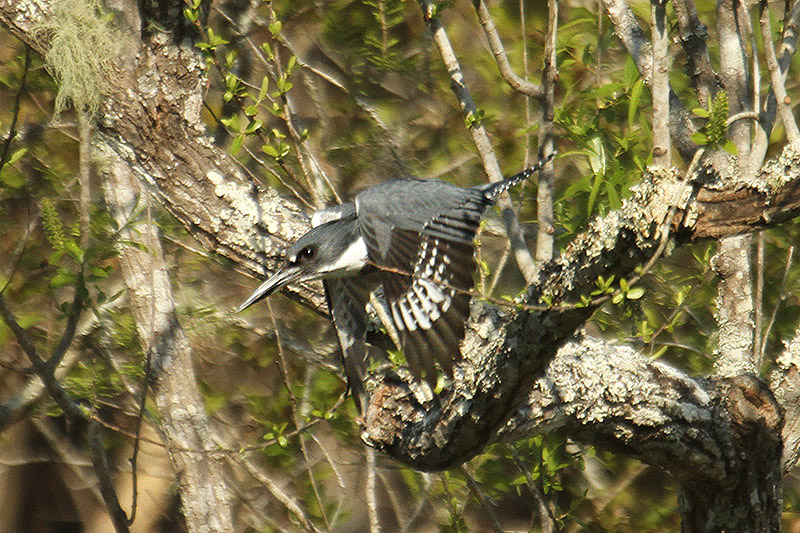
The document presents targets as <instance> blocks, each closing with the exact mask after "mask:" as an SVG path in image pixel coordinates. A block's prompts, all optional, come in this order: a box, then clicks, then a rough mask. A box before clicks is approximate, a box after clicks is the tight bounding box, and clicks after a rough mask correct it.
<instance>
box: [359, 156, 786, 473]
mask: <svg viewBox="0 0 800 533" xmlns="http://www.w3.org/2000/svg"><path fill="white" fill-rule="evenodd" d="M706 172H707V169H706V170H704V171H703V174H701V175H700V176H698V177H695V178H694V179H691V180H688V181H683V180H682V179H681V177H680V176H679V175H677V174H675V173H669V172H659V173H655V174H651V175H647V176H646V177H645V179H644V181H643V182H642V183H640V184H639V185H637V186H636V187H634V188H633V194H632V196H631V198H630V199H629V200H627V201H626V202H625V204H624V205H623V207H622V208H621V209H620V210H618V211H615V212H612V213H611V214H609V215H608V216H606V217H603V218H602V219H598V220H596V221H594V222H593V223H592V224H591V226H590V228H589V230H588V231H587V232H586V233H585V234H583V235H581V236H579V237H578V238H576V239H575V240H574V241H573V242H572V243H571V244H570V246H568V248H567V249H566V250H565V252H564V253H563V254H562V256H561V257H559V258H558V259H556V260H555V261H553V262H551V263H550V264H548V265H545V266H544V267H543V269H542V271H541V274H540V277H539V279H538V280H537V281H536V282H535V283H534V284H532V285H531V286H530V287H529V289H528V291H527V294H526V296H525V298H524V299H523V301H522V302H521V303H522V304H539V303H540V298H541V297H545V298H546V299H547V301H549V302H552V303H553V304H555V305H556V306H557V304H559V303H561V302H565V301H568V300H569V301H578V300H579V296H580V295H581V294H588V293H589V292H590V291H591V290H592V288H593V287H594V282H595V280H596V279H597V276H598V275H603V276H608V275H610V274H615V275H616V276H617V277H618V278H619V277H626V276H628V275H629V274H630V272H631V270H632V269H633V268H634V266H636V265H637V264H640V263H641V262H644V261H645V260H646V259H647V258H649V257H651V255H652V254H653V253H655V252H656V251H657V250H658V249H659V243H660V242H661V240H662V238H663V235H662V234H661V228H662V224H663V223H664V222H665V221H669V222H670V223H671V224H672V226H673V235H674V236H676V237H677V238H678V239H681V240H682V239H692V238H696V237H698V236H699V235H700V234H704V235H708V234H709V233H714V232H721V233H723V234H726V233H734V232H733V231H731V230H732V229H734V228H735V229H738V230H739V232H741V231H743V230H750V229H752V228H754V227H757V226H758V225H763V223H764V222H765V221H766V220H769V219H768V218H766V219H765V218H761V216H762V215H764V214H765V211H766V210H769V209H772V201H774V200H775V199H777V198H780V199H781V203H782V205H783V207H784V208H785V210H784V211H782V212H781V214H780V216H781V217H783V218H785V217H789V216H797V215H798V213H800V153H798V151H797V149H796V148H793V147H792V146H787V147H786V149H785V150H784V154H782V156H781V157H779V158H777V159H776V160H775V161H772V162H771V163H770V164H769V165H767V166H765V167H764V169H762V171H761V172H760V173H759V174H758V175H757V176H756V178H755V179H752V180H750V181H749V182H748V183H743V182H740V181H738V180H739V179H740V177H741V175H740V174H739V173H738V171H737V169H736V168H735V167H734V168H729V169H726V171H725V172H724V173H721V174H720V175H719V176H716V177H714V179H710V176H708V175H707V174H706ZM693 182H694V183H693ZM698 188H699V190H698ZM722 191H727V193H725V194H734V193H733V192H731V191H736V194H739V195H741V196H742V197H743V198H748V199H749V200H750V201H751V202H753V206H755V205H759V206H760V207H761V209H749V216H748V215H746V213H745V211H748V210H747V209H742V213H741V214H740V216H741V217H742V218H741V219H740V220H738V221H737V223H736V224H735V225H733V226H731V225H729V224H727V221H724V222H722V221H720V220H715V219H714V217H716V216H718V215H719V213H717V212H716V210H717V209H718V208H719V205H718V204H715V203H713V202H711V203H709V199H713V198H714V196H715V195H716V194H723V193H722ZM701 196H702V197H703V198H702V199H701ZM789 198H791V201H789ZM750 217H752V218H750ZM745 218H747V219H748V220H747V221H745V220H743V219H745ZM591 311H592V310H591V309H589V308H580V307H578V308H574V307H570V308H562V309H559V308H558V307H554V308H552V309H550V310H544V311H542V310H539V311H533V310H525V308H524V307H523V308H522V309H521V310H514V311H504V310H502V309H494V308H492V307H490V306H487V305H484V304H480V303H475V304H474V306H473V313H472V317H471V320H470V322H469V326H468V332H467V337H466V340H465V342H464V344H463V345H462V355H463V356H464V359H465V362H463V363H461V364H460V365H458V366H457V367H456V371H455V382H454V383H453V385H452V387H449V388H447V389H446V390H445V391H444V392H443V393H442V394H441V395H439V396H436V397H433V398H432V399H425V395H424V393H420V392H418V391H417V392H416V394H415V393H414V385H409V384H408V383H406V382H405V380H404V378H403V377H402V376H393V375H385V376H383V377H379V378H378V379H377V380H376V382H375V384H374V387H373V388H372V399H371V404H370V406H369V408H368V410H367V412H366V416H365V427H366V432H365V438H366V439H367V440H368V442H370V443H371V444H373V445H375V446H377V447H379V448H381V449H384V450H386V451H387V452H388V453H390V454H391V455H392V456H394V457H396V458H398V459H400V460H402V461H404V462H407V463H409V464H412V465H413V466H415V467H416V468H421V469H437V468H444V467H447V466H449V465H451V464H453V463H457V462H461V461H463V460H466V459H467V458H469V457H470V456H471V455H473V454H474V453H477V452H478V451H479V450H480V449H482V447H483V445H484V444H485V442H486V441H484V439H491V438H493V434H494V432H495V431H496V430H497V428H498V427H499V426H500V425H501V424H503V423H504V421H505V419H506V417H507V416H509V414H510V412H511V409H513V408H514V405H515V403H516V402H517V401H519V394H520V392H521V391H524V390H529V388H530V386H531V376H535V375H538V374H539V373H540V372H541V371H542V370H543V369H544V368H545V366H546V365H547V364H548V363H549V361H550V360H551V359H552V358H553V357H554V356H555V353H556V351H557V350H558V349H559V348H560V346H561V345H562V344H563V343H564V342H565V341H566V340H567V338H568V337H569V336H570V334H571V333H570V332H571V328H574V327H576V326H577V325H579V324H580V323H581V322H582V321H583V320H585V319H586V318H588V316H589V315H590V314H591ZM481 441H483V443H481ZM664 445H665V446H669V444H668V443H664Z"/></svg>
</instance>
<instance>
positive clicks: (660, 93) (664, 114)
mask: <svg viewBox="0 0 800 533" xmlns="http://www.w3.org/2000/svg"><path fill="white" fill-rule="evenodd" d="M666 7H667V6H666V2H665V1H662V0H651V1H650V17H651V22H650V25H651V34H652V41H653V67H652V68H653V79H652V81H651V82H650V92H651V93H652V95H653V164H654V165H655V166H658V167H664V168H666V167H669V166H670V160H671V156H670V144H671V143H670V136H669V35H668V33H667V13H666Z"/></svg>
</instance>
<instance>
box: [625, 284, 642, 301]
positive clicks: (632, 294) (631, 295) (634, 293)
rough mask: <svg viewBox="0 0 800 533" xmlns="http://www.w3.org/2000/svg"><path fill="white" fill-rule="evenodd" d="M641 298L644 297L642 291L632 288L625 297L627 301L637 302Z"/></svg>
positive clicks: (638, 288) (639, 288)
mask: <svg viewBox="0 0 800 533" xmlns="http://www.w3.org/2000/svg"><path fill="white" fill-rule="evenodd" d="M642 296H644V289H643V288H641V287H634V288H632V289H631V290H629V291H628V293H627V294H626V295H625V297H626V298H627V299H628V300H638V299H639V298H641V297H642Z"/></svg>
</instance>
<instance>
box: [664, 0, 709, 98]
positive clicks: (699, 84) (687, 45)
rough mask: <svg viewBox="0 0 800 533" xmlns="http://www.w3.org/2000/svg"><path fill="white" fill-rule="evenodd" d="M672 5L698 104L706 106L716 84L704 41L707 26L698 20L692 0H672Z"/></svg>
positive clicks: (706, 36) (706, 34) (706, 35)
mask: <svg viewBox="0 0 800 533" xmlns="http://www.w3.org/2000/svg"><path fill="white" fill-rule="evenodd" d="M672 6H673V8H674V9H675V15H676V17H677V19H678V31H679V33H680V38H681V45H682V46H683V50H684V52H685V53H686V59H687V62H688V69H689V75H690V76H691V77H692V85H693V86H694V88H695V91H697V98H698V100H699V101H700V105H702V106H703V107H706V108H707V107H708V104H709V101H710V98H711V97H712V96H713V95H714V94H716V92H717V86H718V81H717V74H716V72H714V68H713V67H712V66H711V57H710V56H709V54H708V45H707V43H706V39H707V38H708V28H706V26H705V24H703V23H702V22H700V17H698V16H697V8H696V7H695V4H694V0H673V2H672Z"/></svg>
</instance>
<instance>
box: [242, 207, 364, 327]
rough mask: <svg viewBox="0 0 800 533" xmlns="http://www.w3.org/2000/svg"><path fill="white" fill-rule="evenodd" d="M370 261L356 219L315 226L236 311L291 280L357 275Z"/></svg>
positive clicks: (292, 246) (289, 250)
mask: <svg viewBox="0 0 800 533" xmlns="http://www.w3.org/2000/svg"><path fill="white" fill-rule="evenodd" d="M366 260H367V249H366V245H365V244H364V239H363V238H362V237H361V235H360V233H359V231H358V225H357V223H356V220H355V218H348V219H343V220H335V221H333V222H328V223H327V224H323V225H321V226H318V227H316V228H312V229H311V230H309V232H308V233H306V234H305V235H303V236H302V237H300V238H299V239H297V240H296V241H295V242H294V244H292V245H291V246H290V247H289V248H288V249H287V250H286V254H285V255H284V260H283V264H281V266H280V267H279V268H278V270H277V271H276V272H275V273H274V274H273V275H272V276H270V278H269V279H267V281H265V282H264V283H262V284H261V285H260V286H259V287H258V288H257V289H256V290H255V291H253V293H252V294H251V295H250V296H249V297H248V298H247V300H245V301H244V302H243V303H242V305H240V306H239V308H238V309H237V310H236V312H239V311H243V310H244V309H247V308H248V307H250V306H251V305H253V304H254V303H256V302H258V301H259V300H262V299H264V298H266V297H267V296H269V295H270V294H272V293H274V292H276V291H278V290H280V289H281V288H282V287H284V286H286V285H288V284H289V283H299V282H304V281H312V280H316V279H324V278H331V277H344V276H352V275H355V274H357V273H358V271H359V270H361V269H362V268H363V267H364V265H365V264H366Z"/></svg>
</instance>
